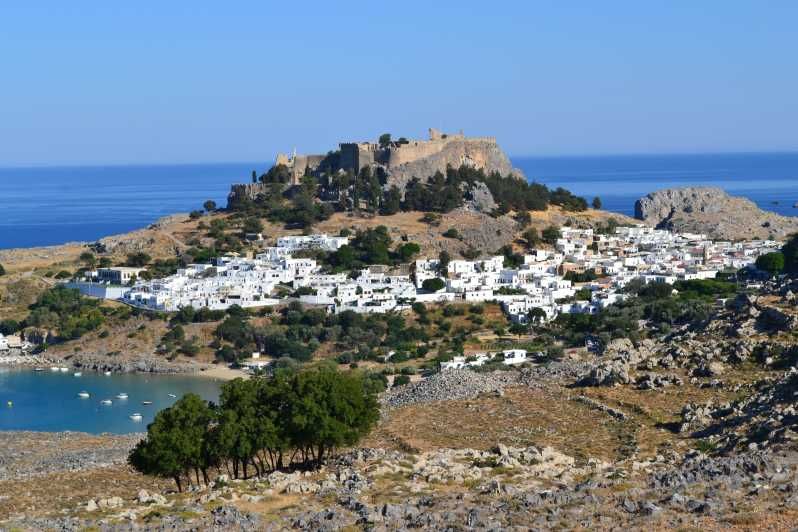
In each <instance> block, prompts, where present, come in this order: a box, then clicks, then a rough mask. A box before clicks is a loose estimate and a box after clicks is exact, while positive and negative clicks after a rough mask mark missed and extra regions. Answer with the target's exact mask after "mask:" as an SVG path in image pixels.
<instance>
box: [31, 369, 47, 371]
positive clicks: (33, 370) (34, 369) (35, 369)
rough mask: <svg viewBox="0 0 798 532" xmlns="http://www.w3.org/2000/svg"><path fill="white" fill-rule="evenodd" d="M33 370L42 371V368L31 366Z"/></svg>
mask: <svg viewBox="0 0 798 532" xmlns="http://www.w3.org/2000/svg"><path fill="white" fill-rule="evenodd" d="M33 371H44V368H33Z"/></svg>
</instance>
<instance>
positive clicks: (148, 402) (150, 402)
mask: <svg viewBox="0 0 798 532" xmlns="http://www.w3.org/2000/svg"><path fill="white" fill-rule="evenodd" d="M141 404H143V405H144V406H149V405H151V404H152V401H142V402H141Z"/></svg>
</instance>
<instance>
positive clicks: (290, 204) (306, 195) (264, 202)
mask: <svg viewBox="0 0 798 532" xmlns="http://www.w3.org/2000/svg"><path fill="white" fill-rule="evenodd" d="M286 172H288V174H287V175H288V176H289V177H288V178H285V176H284V174H285V173H286ZM269 174H272V177H268V176H269ZM265 175H266V176H267V177H266V178H265V179H266V181H263V182H265V183H269V187H268V188H267V190H265V191H264V192H262V193H261V194H259V195H258V196H257V197H256V198H255V199H254V200H251V199H248V198H243V199H242V198H239V199H238V201H237V202H235V203H233V204H231V205H230V208H231V210H233V211H234V212H235V213H236V214H237V215H238V216H239V217H245V218H246V217H249V218H266V219H268V220H270V221H272V222H278V223H284V224H285V225H286V226H288V227H296V228H306V227H310V226H312V225H313V224H314V223H316V222H319V221H322V220H326V219H327V218H329V217H330V216H331V215H332V214H333V212H334V209H333V207H332V206H331V205H330V204H328V203H320V202H318V201H316V199H317V197H318V196H319V182H318V180H317V179H316V178H315V177H314V176H312V175H305V176H304V177H303V178H302V180H301V183H300V184H299V185H298V186H295V187H291V186H289V185H288V182H289V181H290V172H289V171H288V169H287V168H285V166H283V165H277V166H275V167H273V168H272V169H271V170H269V172H268V173H267V174H265ZM261 178H262V179H263V178H264V176H261ZM282 179H286V180H285V181H282ZM249 232H257V231H249Z"/></svg>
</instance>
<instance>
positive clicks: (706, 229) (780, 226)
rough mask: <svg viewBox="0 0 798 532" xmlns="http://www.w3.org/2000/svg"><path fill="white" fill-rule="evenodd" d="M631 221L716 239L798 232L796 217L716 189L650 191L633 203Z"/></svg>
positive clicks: (772, 235)
mask: <svg viewBox="0 0 798 532" xmlns="http://www.w3.org/2000/svg"><path fill="white" fill-rule="evenodd" d="M786 199H790V198H786ZM635 218H637V219H638V220H642V221H644V222H646V223H647V224H649V225H653V226H655V227H657V228H660V229H669V230H671V231H675V232H679V233H704V234H706V235H709V237H710V238H713V239H719V240H737V239H753V238H772V239H782V238H784V237H785V236H787V235H789V234H791V233H794V232H796V231H798V217H795V216H781V215H779V214H776V213H773V212H768V211H763V210H762V209H760V208H759V207H757V205H756V204H755V203H754V202H753V201H751V200H749V199H746V198H740V197H734V196H729V195H728V194H727V193H726V192H725V191H723V190H722V189H720V188H717V187H684V188H669V189H664V190H658V191H656V192H652V193H650V194H647V195H646V196H644V197H642V198H640V199H639V200H637V202H636V203H635Z"/></svg>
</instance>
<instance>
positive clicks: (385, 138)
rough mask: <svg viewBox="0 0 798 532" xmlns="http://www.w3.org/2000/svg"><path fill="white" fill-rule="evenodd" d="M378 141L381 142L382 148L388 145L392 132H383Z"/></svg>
mask: <svg viewBox="0 0 798 532" xmlns="http://www.w3.org/2000/svg"><path fill="white" fill-rule="evenodd" d="M372 138H373V137H372ZM377 142H378V143H379V145H380V147H381V148H385V147H387V146H388V145H389V144H390V143H391V134H390V133H383V134H382V135H380V138H379V140H378V141H377Z"/></svg>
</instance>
